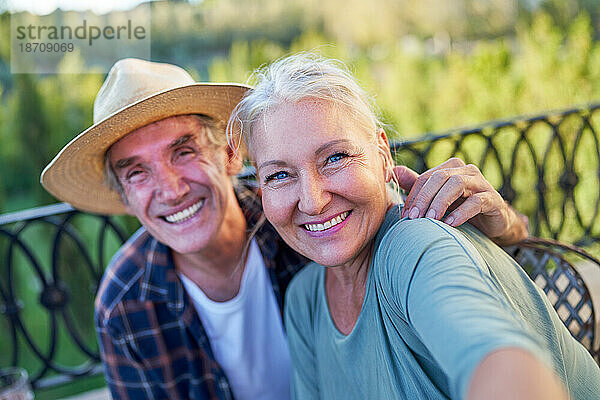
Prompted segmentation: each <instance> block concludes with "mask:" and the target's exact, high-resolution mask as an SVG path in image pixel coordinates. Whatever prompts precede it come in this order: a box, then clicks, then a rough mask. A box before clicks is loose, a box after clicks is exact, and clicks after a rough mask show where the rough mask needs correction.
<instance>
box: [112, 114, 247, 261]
mask: <svg viewBox="0 0 600 400" xmlns="http://www.w3.org/2000/svg"><path fill="white" fill-rule="evenodd" d="M206 129H207V128H206V127H205V126H204V125H203V123H202V122H201V120H200V119H199V118H197V117H195V116H192V115H181V116H175V117H170V118H166V119H163V120H160V121H157V122H154V123H152V124H149V125H146V126H144V127H142V128H139V129H137V130H135V131H133V132H131V133H130V134H128V135H127V136H125V137H123V138H122V139H121V140H119V141H118V142H116V143H115V144H113V145H112V146H111V148H110V160H109V162H110V165H111V166H112V168H113V171H114V172H115V174H116V176H117V179H118V180H119V182H120V183H121V185H122V187H123V192H124V198H125V200H126V203H127V204H126V207H127V211H128V212H129V213H130V214H131V215H135V216H136V217H137V218H138V219H139V220H140V222H141V223H142V225H144V227H145V228H146V229H147V230H148V232H149V233H150V234H151V235H152V236H154V237H155V238H156V239H157V240H159V241H160V242H162V243H164V244H166V245H167V246H169V247H171V248H172V249H173V250H175V251H176V252H178V253H182V254H188V253H195V252H199V251H202V250H204V249H208V248H209V247H210V245H211V243H212V242H213V240H214V239H215V238H216V237H217V234H218V233H219V230H220V229H221V228H222V223H223V221H224V219H225V214H226V212H227V209H228V205H229V204H230V202H235V201H236V199H235V196H234V192H233V186H232V183H231V179H230V178H229V176H230V175H234V174H236V173H237V172H238V171H239V168H240V164H239V163H237V162H231V160H230V158H229V156H228V153H227V151H226V147H225V146H218V145H215V144H212V143H210V141H209V139H208V137H207V135H206Z"/></svg>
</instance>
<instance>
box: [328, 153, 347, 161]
mask: <svg viewBox="0 0 600 400" xmlns="http://www.w3.org/2000/svg"><path fill="white" fill-rule="evenodd" d="M346 157H348V154H346V153H335V154H333V155H331V156H329V158H327V161H328V162H332V163H334V162H338V161H340V160H341V159H342V158H346Z"/></svg>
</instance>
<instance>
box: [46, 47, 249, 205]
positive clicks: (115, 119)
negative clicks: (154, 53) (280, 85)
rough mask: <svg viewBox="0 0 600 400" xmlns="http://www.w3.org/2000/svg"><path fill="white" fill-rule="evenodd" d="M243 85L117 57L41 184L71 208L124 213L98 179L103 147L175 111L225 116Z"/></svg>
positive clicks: (241, 93) (242, 91)
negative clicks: (85, 118) (87, 123)
mask: <svg viewBox="0 0 600 400" xmlns="http://www.w3.org/2000/svg"><path fill="white" fill-rule="evenodd" d="M249 89H250V87H249V86H245V85H240V84H235V83H197V82H194V80H193V78H192V77H191V76H190V75H189V74H188V73H187V72H185V71H184V70H183V69H181V68H179V67H177V66H175V65H172V64H161V63H154V62H149V61H144V60H138V59H133V58H128V59H123V60H119V61H117V62H116V63H115V65H113V67H112V68H111V70H110V72H109V73H108V76H107V78H106V80H105V81H104V84H103V85H102V87H101V88H100V91H99V92H98V95H97V96H96V100H95V101H94V125H92V126H91V127H90V128H88V129H87V130H85V131H84V132H82V133H81V134H79V135H78V136H77V137H76V138H75V139H73V140H72V141H71V142H69V143H68V144H67V145H66V146H65V147H64V148H63V149H62V150H61V151H60V152H59V153H58V155H57V156H56V157H55V158H54V160H52V162H50V164H48V166H47V167H46V168H45V169H44V171H43V172H42V176H41V182H42V185H43V186H44V188H46V190H47V191H48V192H50V193H51V194H52V195H53V196H55V197H56V198H58V199H60V200H62V201H65V202H67V203H70V204H71V205H72V206H73V207H75V208H79V209H81V210H84V211H89V212H93V213H100V214H125V212H126V211H125V206H124V205H123V202H122V201H121V198H120V196H119V194H118V193H116V192H115V191H113V190H111V189H110V188H109V187H108V186H107V185H106V184H105V183H104V173H103V171H104V155H105V153H106V150H108V148H109V147H110V146H111V145H112V144H113V143H115V142H116V141H118V140H119V139H121V138H122V137H123V136H125V135H127V134H128V133H130V132H132V131H133V130H135V129H138V128H141V127H143V126H145V125H148V124H150V123H152V122H156V121H159V120H161V119H164V118H168V117H171V116H175V115H182V114H204V115H207V116H209V117H212V118H214V119H215V120H216V121H222V122H227V119H228V118H229V115H230V114H231V111H232V110H233V108H234V107H235V106H236V105H237V103H238V102H239V101H240V100H241V98H242V97H243V96H244V94H245V93H246V92H247V91H248V90H249Z"/></svg>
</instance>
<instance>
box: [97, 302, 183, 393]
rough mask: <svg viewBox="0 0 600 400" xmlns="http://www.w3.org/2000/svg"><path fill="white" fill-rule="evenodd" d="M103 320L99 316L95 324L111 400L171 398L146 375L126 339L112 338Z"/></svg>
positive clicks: (145, 370)
mask: <svg viewBox="0 0 600 400" xmlns="http://www.w3.org/2000/svg"><path fill="white" fill-rule="evenodd" d="M100 320H101V318H99V317H98V313H96V318H95V325H96V334H97V336H98V347H99V351H100V358H101V359H102V363H103V365H104V376H105V379H106V383H107V386H108V388H109V389H110V392H111V395H112V398H113V399H114V400H117V399H144V398H161V397H164V398H166V397H167V396H169V397H171V396H172V395H173V394H172V393H170V394H166V393H165V392H163V391H162V390H161V389H160V388H159V387H158V385H155V384H154V382H152V380H151V379H150V378H149V377H148V376H147V372H148V371H147V369H146V368H145V367H144V366H143V365H142V363H141V362H138V361H136V356H135V355H134V354H132V352H131V351H132V350H131V346H130V345H129V344H128V342H127V340H126V339H125V338H115V337H113V336H114V335H113V334H112V333H111V332H110V330H109V329H107V327H106V326H105V325H104V324H103V323H102V322H101V321H100ZM171 398H176V396H175V397H171Z"/></svg>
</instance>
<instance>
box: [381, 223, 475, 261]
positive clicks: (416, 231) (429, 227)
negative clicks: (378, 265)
mask: <svg viewBox="0 0 600 400" xmlns="http://www.w3.org/2000/svg"><path fill="white" fill-rule="evenodd" d="M390 222H391V223H390ZM384 228H385V231H384V232H381V235H380V238H379V243H378V245H377V247H378V249H388V250H390V249H393V250H394V251H395V252H400V251H402V252H407V251H408V252H411V253H412V252H422V251H426V250H427V249H428V248H430V247H431V246H432V245H435V244H436V243H441V242H448V243H452V242H454V243H456V244H460V243H462V242H464V241H465V239H466V237H465V230H469V231H470V229H469V228H465V227H463V228H460V229H457V228H453V227H451V226H449V225H446V224H445V223H443V222H441V221H438V220H434V219H431V218H418V219H412V220H411V219H407V218H402V219H400V218H395V219H393V220H392V221H388V218H387V217H386V224H385V226H384ZM470 234H471V233H469V235H470Z"/></svg>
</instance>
